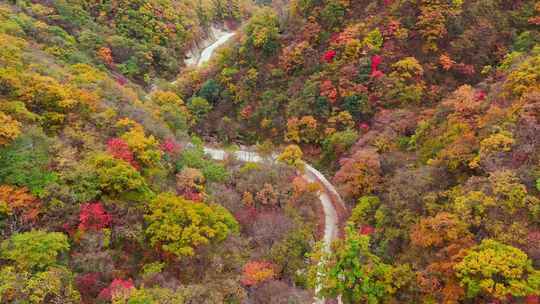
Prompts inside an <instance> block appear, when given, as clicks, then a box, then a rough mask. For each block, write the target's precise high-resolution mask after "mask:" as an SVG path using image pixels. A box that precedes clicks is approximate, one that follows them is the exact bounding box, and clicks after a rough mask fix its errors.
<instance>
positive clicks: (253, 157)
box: [204, 147, 343, 304]
mask: <svg viewBox="0 0 540 304" xmlns="http://www.w3.org/2000/svg"><path fill="white" fill-rule="evenodd" d="M204 153H205V154H206V155H208V156H209V157H210V158H212V159H214V160H224V159H226V158H227V157H228V156H229V155H231V156H234V157H235V158H236V159H238V160H240V161H245V162H255V163H262V162H274V161H275V159H276V156H275V155H274V156H270V157H262V156H260V155H259V154H257V153H256V152H252V151H244V150H239V151H234V152H230V153H229V152H227V151H225V150H222V149H214V148H209V147H205V148H204ZM302 176H303V177H304V178H305V179H306V180H307V181H309V182H315V183H318V184H319V185H321V186H322V191H320V193H319V200H320V202H321V205H322V207H323V212H324V237H323V243H324V250H325V251H326V252H329V251H330V245H331V244H332V241H334V240H335V239H336V238H337V237H338V215H337V211H336V208H335V207H334V204H332V200H331V199H330V194H331V195H332V196H333V197H335V198H337V199H338V200H339V203H340V204H343V201H342V200H341V197H340V196H339V193H338V192H337V191H336V189H335V188H334V186H333V185H332V184H331V183H330V182H329V181H328V180H327V179H326V178H325V177H324V175H323V174H322V173H321V172H319V171H318V170H317V169H315V168H313V167H312V166H311V165H309V164H307V163H306V164H305V168H304V172H303V175H302ZM318 290H319V287H317V290H316V292H317V291H318ZM315 303H317V304H322V303H325V301H324V299H316V300H315Z"/></svg>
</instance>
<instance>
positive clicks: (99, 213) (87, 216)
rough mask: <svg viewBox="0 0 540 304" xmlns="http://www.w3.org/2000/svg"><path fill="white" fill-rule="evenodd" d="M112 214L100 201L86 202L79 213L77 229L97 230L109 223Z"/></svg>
mask: <svg viewBox="0 0 540 304" xmlns="http://www.w3.org/2000/svg"><path fill="white" fill-rule="evenodd" d="M111 220H112V216H111V215H110V214H108V213H107V212H106V211H105V209H104V208H103V205H102V204H101V203H100V202H95V203H86V204H83V205H82V206H81V211H80V213H79V222H80V223H79V229H81V230H96V231H99V230H101V229H103V228H105V227H107V226H109V225H110V224H111Z"/></svg>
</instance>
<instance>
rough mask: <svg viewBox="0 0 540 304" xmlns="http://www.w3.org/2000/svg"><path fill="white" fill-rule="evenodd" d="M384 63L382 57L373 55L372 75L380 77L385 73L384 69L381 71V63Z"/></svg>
mask: <svg viewBox="0 0 540 304" xmlns="http://www.w3.org/2000/svg"><path fill="white" fill-rule="evenodd" d="M381 63H382V57H381V56H379V55H375V56H373V57H371V77H373V78H379V77H382V76H383V75H384V73H383V72H382V71H379V65H380V64H381Z"/></svg>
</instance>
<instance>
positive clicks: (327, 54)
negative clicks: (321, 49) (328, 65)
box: [323, 50, 337, 62]
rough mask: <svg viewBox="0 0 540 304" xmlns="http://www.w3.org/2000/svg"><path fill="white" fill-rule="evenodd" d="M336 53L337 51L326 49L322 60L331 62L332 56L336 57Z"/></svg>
mask: <svg viewBox="0 0 540 304" xmlns="http://www.w3.org/2000/svg"><path fill="white" fill-rule="evenodd" d="M336 54H337V53H336V51H334V50H329V51H326V52H325V53H324V55H323V60H324V61H326V62H332V61H333V60H334V58H335V57H336Z"/></svg>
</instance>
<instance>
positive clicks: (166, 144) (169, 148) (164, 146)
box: [159, 139, 182, 156]
mask: <svg viewBox="0 0 540 304" xmlns="http://www.w3.org/2000/svg"><path fill="white" fill-rule="evenodd" d="M159 148H160V149H161V151H163V152H165V153H166V154H168V155H170V156H173V155H176V154H178V153H179V152H180V151H181V150H182V146H180V144H179V143H177V142H176V141H175V140H174V139H166V140H164V141H163V142H162V143H161V145H159Z"/></svg>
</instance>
